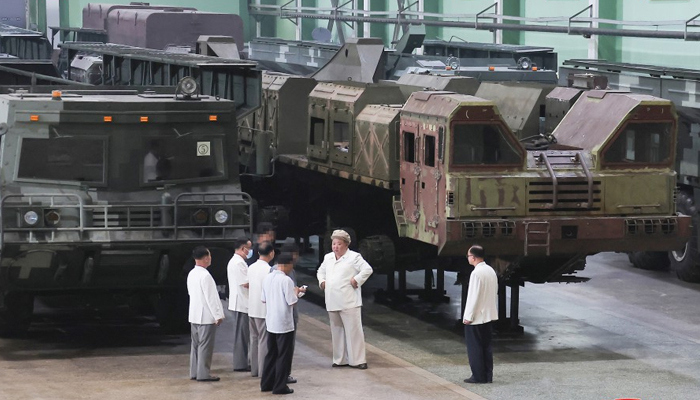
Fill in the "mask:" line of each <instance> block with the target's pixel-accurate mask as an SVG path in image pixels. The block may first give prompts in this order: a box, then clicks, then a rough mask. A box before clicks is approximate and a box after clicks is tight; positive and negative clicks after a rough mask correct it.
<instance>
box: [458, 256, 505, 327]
mask: <svg viewBox="0 0 700 400" xmlns="http://www.w3.org/2000/svg"><path fill="white" fill-rule="evenodd" d="M497 297H498V277H497V276H496V272H495V271H494V270H493V268H491V266H490V265H488V264H486V263H485V262H483V261H482V262H480V263H478V264H477V265H476V266H475V267H474V271H472V274H471V275H470V276H469V291H468V292H467V305H466V307H465V308H464V319H465V320H467V321H471V325H479V324H485V323H487V322H491V321H496V320H497V319H498V310H497V309H496V299H497Z"/></svg>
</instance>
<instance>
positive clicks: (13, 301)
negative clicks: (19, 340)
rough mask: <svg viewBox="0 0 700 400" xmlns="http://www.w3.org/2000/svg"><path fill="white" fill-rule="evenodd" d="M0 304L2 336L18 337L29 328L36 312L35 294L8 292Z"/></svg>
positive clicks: (0, 331)
mask: <svg viewBox="0 0 700 400" xmlns="http://www.w3.org/2000/svg"><path fill="white" fill-rule="evenodd" d="M1 303H2V305H0V336H3V337H16V336H20V335H22V334H24V333H25V332H27V330H29V325H30V324H31V322H32V314H33V313H34V296H32V295H31V294H26V293H8V294H6V295H5V298H4V299H3V301H2V302H1Z"/></svg>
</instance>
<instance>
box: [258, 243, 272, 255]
mask: <svg viewBox="0 0 700 400" xmlns="http://www.w3.org/2000/svg"><path fill="white" fill-rule="evenodd" d="M274 250H275V246H273V245H272V243H270V242H268V241H267V240H266V241H264V242H262V243H260V244H259V245H258V254H260V255H261V256H265V257H267V256H269V255H270V254H272V252H273V251H274Z"/></svg>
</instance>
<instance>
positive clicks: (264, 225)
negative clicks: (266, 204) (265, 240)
mask: <svg viewBox="0 0 700 400" xmlns="http://www.w3.org/2000/svg"><path fill="white" fill-rule="evenodd" d="M255 232H256V233H257V234H258V235H263V234H265V233H268V232H272V233H274V232H275V226H274V225H272V223H270V222H261V223H259V224H258V226H257V230H256V231H255Z"/></svg>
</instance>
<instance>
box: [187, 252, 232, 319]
mask: <svg viewBox="0 0 700 400" xmlns="http://www.w3.org/2000/svg"><path fill="white" fill-rule="evenodd" d="M187 292H188V293H189V294H190V314H189V321H190V322H191V323H193V324H201V325H209V324H215V323H216V321H217V320H219V319H223V318H224V309H223V307H221V300H220V299H219V292H218V291H217V290H216V283H214V278H212V277H211V274H210V273H209V271H207V269H206V268H204V267H200V266H199V265H195V266H194V268H193V269H192V271H190V273H189V274H188V275H187Z"/></svg>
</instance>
